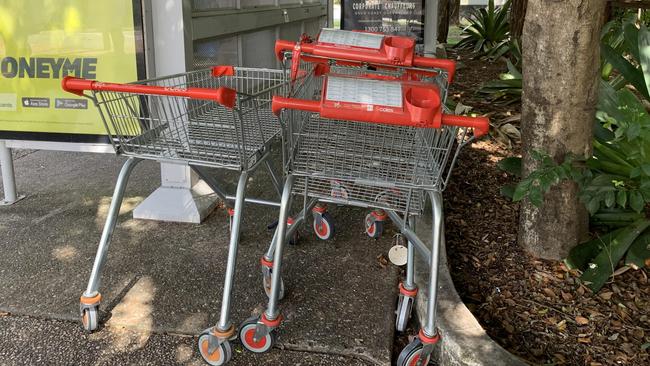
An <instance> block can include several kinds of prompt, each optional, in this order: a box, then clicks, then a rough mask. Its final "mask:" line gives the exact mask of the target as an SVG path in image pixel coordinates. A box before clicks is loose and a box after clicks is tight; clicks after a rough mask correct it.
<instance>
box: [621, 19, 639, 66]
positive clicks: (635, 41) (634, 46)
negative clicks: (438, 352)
mask: <svg viewBox="0 0 650 366" xmlns="http://www.w3.org/2000/svg"><path fill="white" fill-rule="evenodd" d="M640 33H641V32H640V30H639V28H637V27H636V24H635V23H634V22H624V23H623V41H624V42H625V45H626V47H627V50H628V51H629V52H630V53H631V54H632V57H634V59H635V60H639V61H640V60H641V59H640V57H639V53H640V52H639V51H640V50H641V48H642V47H641V44H640V40H641V39H640V38H641V37H639V36H640Z"/></svg>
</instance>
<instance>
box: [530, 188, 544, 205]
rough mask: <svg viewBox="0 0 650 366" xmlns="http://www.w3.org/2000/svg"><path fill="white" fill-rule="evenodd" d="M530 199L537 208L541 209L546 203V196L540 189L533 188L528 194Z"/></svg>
mask: <svg viewBox="0 0 650 366" xmlns="http://www.w3.org/2000/svg"><path fill="white" fill-rule="evenodd" d="M528 199H530V203H532V204H533V205H534V206H535V207H540V206H541V205H542V203H544V194H543V193H542V190H541V189H540V188H539V187H532V188H531V190H530V193H529V194H528Z"/></svg>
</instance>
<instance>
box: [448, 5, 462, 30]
mask: <svg viewBox="0 0 650 366" xmlns="http://www.w3.org/2000/svg"><path fill="white" fill-rule="evenodd" d="M459 24H460V0H451V4H449V25H459Z"/></svg>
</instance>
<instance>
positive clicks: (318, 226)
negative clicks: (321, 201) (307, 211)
mask: <svg viewBox="0 0 650 366" xmlns="http://www.w3.org/2000/svg"><path fill="white" fill-rule="evenodd" d="M318 216H320V217H318ZM318 216H317V215H314V225H313V226H314V233H316V236H317V237H318V238H319V239H321V240H329V239H331V238H332V236H334V218H332V215H330V214H329V213H327V212H324V213H322V214H318Z"/></svg>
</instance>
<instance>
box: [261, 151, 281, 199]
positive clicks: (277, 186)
mask: <svg viewBox="0 0 650 366" xmlns="http://www.w3.org/2000/svg"><path fill="white" fill-rule="evenodd" d="M264 164H265V165H266V168H267V169H268V170H269V175H270V176H271V183H273V187H275V190H276V191H277V192H278V196H280V197H282V186H281V185H280V178H278V175H277V174H275V170H273V167H272V166H271V163H270V162H269V160H268V159H267V160H264Z"/></svg>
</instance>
